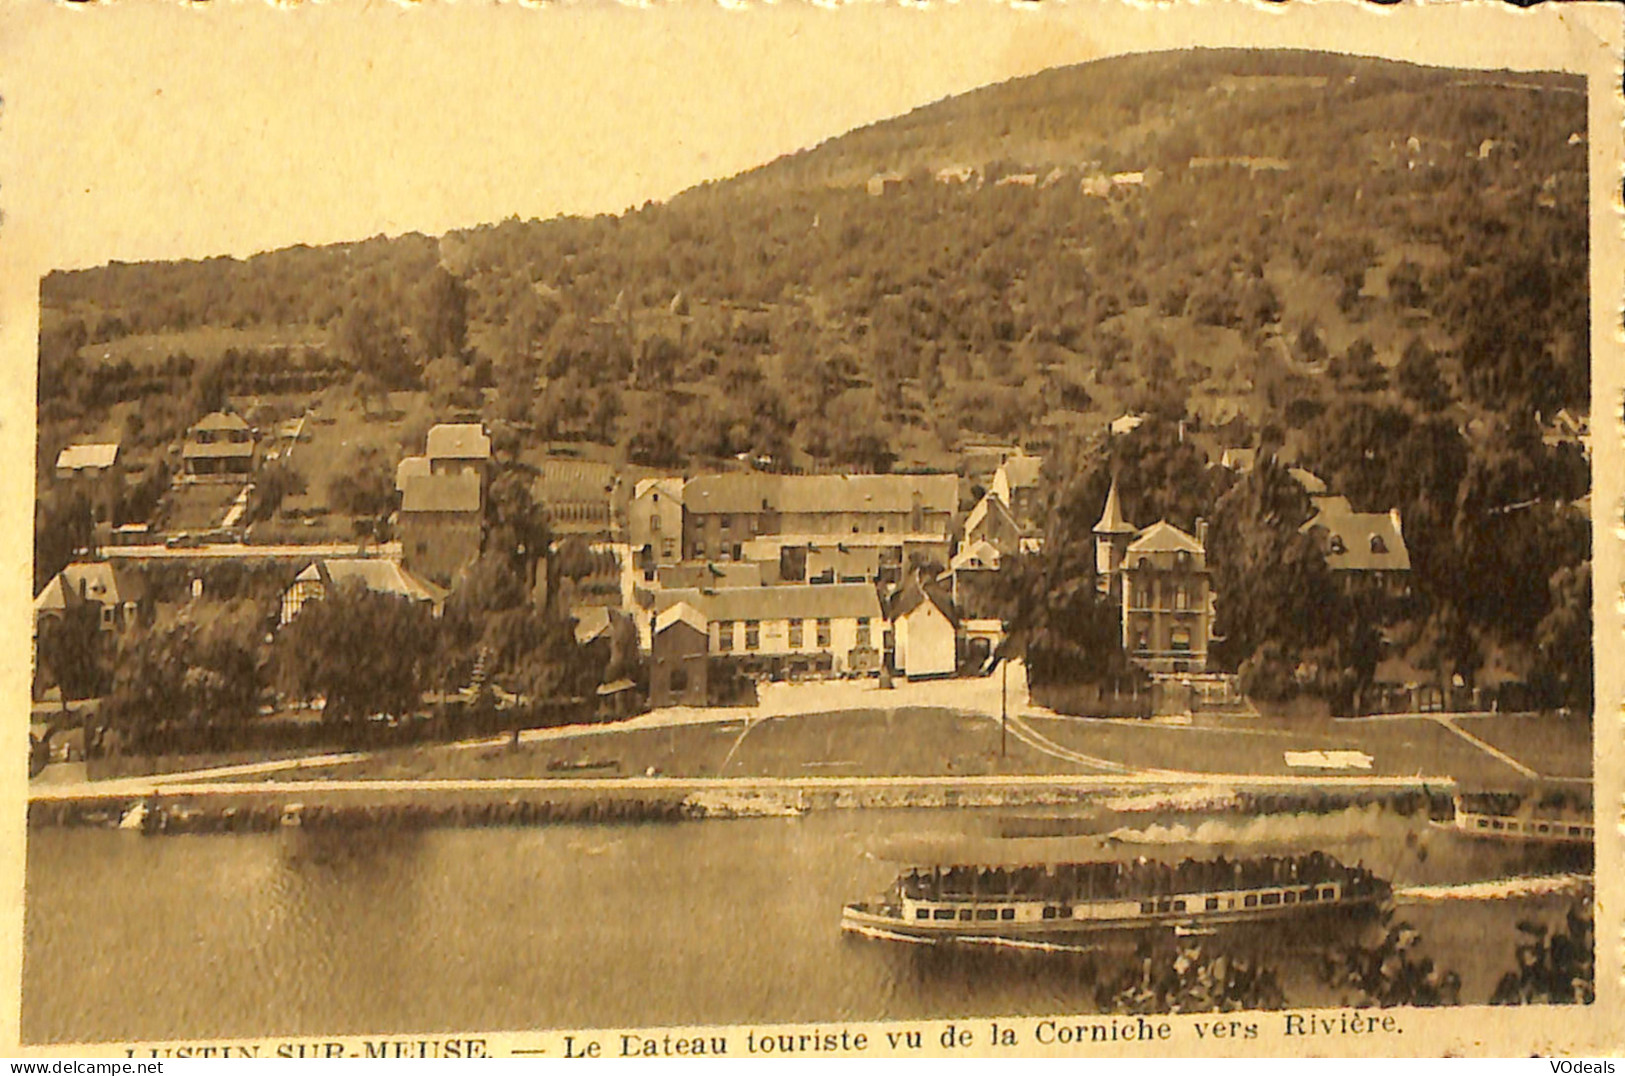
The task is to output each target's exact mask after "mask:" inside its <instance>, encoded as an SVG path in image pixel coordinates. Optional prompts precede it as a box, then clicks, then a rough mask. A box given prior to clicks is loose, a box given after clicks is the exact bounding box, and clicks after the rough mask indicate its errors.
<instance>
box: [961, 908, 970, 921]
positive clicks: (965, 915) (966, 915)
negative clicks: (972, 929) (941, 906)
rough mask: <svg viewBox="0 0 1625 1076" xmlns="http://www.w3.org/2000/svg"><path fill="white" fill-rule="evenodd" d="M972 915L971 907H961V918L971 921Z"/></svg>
mask: <svg viewBox="0 0 1625 1076" xmlns="http://www.w3.org/2000/svg"><path fill="white" fill-rule="evenodd" d="M970 917H971V910H970V909H969V908H961V909H959V918H961V919H963V920H965V921H966V922H969V921H970Z"/></svg>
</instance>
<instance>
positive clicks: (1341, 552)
mask: <svg viewBox="0 0 1625 1076" xmlns="http://www.w3.org/2000/svg"><path fill="white" fill-rule="evenodd" d="M1314 504H1315V508H1316V512H1315V515H1314V517H1313V518H1311V519H1310V520H1309V521H1308V522H1307V523H1305V524H1304V525H1303V526H1302V527H1301V528H1300V529H1301V530H1302V532H1303V533H1304V534H1307V535H1310V536H1311V537H1313V538H1314V539H1315V541H1316V542H1317V543H1319V545H1320V549H1321V552H1322V553H1324V554H1325V556H1326V567H1328V568H1330V569H1331V570H1332V578H1333V579H1335V580H1336V581H1337V584H1338V586H1339V587H1341V588H1342V590H1343V592H1344V593H1345V594H1350V595H1369V596H1374V597H1383V598H1388V599H1398V598H1403V597H1404V596H1405V595H1406V594H1407V593H1409V591H1410V571H1411V555H1410V551H1409V550H1408V549H1407V548H1406V547H1405V532H1404V528H1403V526H1402V525H1401V522H1400V517H1399V509H1398V508H1394V509H1391V510H1389V511H1387V512H1356V511H1355V510H1354V508H1353V506H1351V505H1350V504H1349V501H1348V498H1347V497H1316V498H1315V500H1314Z"/></svg>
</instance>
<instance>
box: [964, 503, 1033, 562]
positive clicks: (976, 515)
mask: <svg viewBox="0 0 1625 1076" xmlns="http://www.w3.org/2000/svg"><path fill="white" fill-rule="evenodd" d="M1021 539H1022V529H1021V524H1020V523H1018V522H1016V517H1015V514H1014V513H1012V512H1011V511H1010V507H1009V505H1007V504H1006V503H1005V501H1004V499H1003V498H1002V497H1000V496H999V495H998V494H997V493H994V492H992V491H991V490H990V491H988V492H987V493H986V494H984V495H983V497H982V499H981V500H979V501H977V502H976V505H975V507H973V508H972V509H971V510H970V514H969V515H967V516H966V517H965V536H964V539H963V540H962V541H961V542H960V545H961V546H971V545H979V544H986V545H991V546H992V547H993V548H995V549H997V550H998V551H999V552H1000V553H1001V554H1015V553H1019V552H1020V551H1021Z"/></svg>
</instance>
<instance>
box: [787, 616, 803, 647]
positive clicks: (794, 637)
mask: <svg viewBox="0 0 1625 1076" xmlns="http://www.w3.org/2000/svg"><path fill="white" fill-rule="evenodd" d="M790 649H791V650H800V649H801V621H799V620H792V621H790Z"/></svg>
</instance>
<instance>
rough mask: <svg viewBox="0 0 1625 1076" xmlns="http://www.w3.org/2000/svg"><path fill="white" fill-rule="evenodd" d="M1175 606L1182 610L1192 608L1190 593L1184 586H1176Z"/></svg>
mask: <svg viewBox="0 0 1625 1076" xmlns="http://www.w3.org/2000/svg"><path fill="white" fill-rule="evenodd" d="M1174 608H1175V609H1178V610H1181V611H1183V610H1185V609H1188V608H1190V594H1189V592H1188V591H1186V589H1185V588H1184V587H1175V588H1174Z"/></svg>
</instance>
